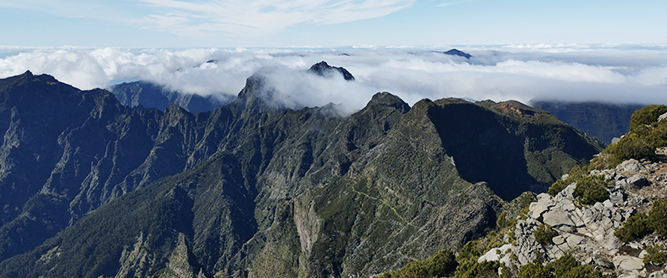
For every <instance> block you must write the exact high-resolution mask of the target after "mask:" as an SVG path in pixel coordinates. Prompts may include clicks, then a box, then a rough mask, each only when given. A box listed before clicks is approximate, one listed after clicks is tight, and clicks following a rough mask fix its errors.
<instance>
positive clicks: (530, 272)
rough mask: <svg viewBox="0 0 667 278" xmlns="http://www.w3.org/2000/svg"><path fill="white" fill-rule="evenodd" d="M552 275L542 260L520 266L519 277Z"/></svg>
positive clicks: (530, 277) (534, 277)
mask: <svg viewBox="0 0 667 278" xmlns="http://www.w3.org/2000/svg"><path fill="white" fill-rule="evenodd" d="M549 276H551V271H549V270H548V269H547V268H546V267H544V266H543V265H542V263H540V262H533V263H529V264H525V265H522V266H521V267H520V268H519V274H518V275H517V277H519V278H544V277H549Z"/></svg>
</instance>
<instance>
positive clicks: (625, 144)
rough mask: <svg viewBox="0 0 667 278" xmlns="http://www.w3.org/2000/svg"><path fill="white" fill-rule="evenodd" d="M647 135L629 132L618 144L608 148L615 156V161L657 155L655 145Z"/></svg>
mask: <svg viewBox="0 0 667 278" xmlns="http://www.w3.org/2000/svg"><path fill="white" fill-rule="evenodd" d="M648 139H649V138H647V137H646V136H644V137H642V136H640V135H639V134H637V133H632V132H631V133H628V134H627V135H626V136H625V137H623V139H621V141H619V142H618V144H616V145H611V146H609V147H608V148H607V152H609V153H610V154H611V155H612V157H613V163H614V164H619V163H621V162H623V161H625V160H628V159H631V158H634V159H642V158H650V157H653V156H654V155H655V148H656V147H655V146H653V144H651V142H649V140H648Z"/></svg>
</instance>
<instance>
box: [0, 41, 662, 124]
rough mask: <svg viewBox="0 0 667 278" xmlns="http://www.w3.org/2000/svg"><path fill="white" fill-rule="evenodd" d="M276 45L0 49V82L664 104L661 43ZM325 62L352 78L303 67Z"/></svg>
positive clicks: (350, 107)
mask: <svg viewBox="0 0 667 278" xmlns="http://www.w3.org/2000/svg"><path fill="white" fill-rule="evenodd" d="M450 48H451V47H428V48H427V47H419V48H415V47H382V48H377V47H375V48H374V47H342V48H336V49H330V48H282V49H245V48H239V49H180V50H179V49H123V48H81V47H59V48H21V47H8V46H4V47H3V46H0V78H5V77H9V76H14V75H18V74H22V73H24V72H25V71H27V70H30V71H31V72H32V73H33V74H42V73H46V74H50V75H52V76H54V77H56V78H57V79H58V80H60V81H62V82H65V83H68V84H71V85H73V86H75V87H78V88H80V89H92V88H97V87H99V88H108V87H109V86H111V85H113V84H118V83H120V82H124V81H128V82H129V81H135V80H144V81H149V82H154V83H157V84H160V85H164V86H166V87H167V88H170V89H172V90H177V91H181V92H184V93H195V94H201V95H216V96H219V97H221V98H223V99H231V98H233V97H235V96H236V95H237V94H238V92H239V91H240V90H241V89H242V88H243V86H244V85H245V80H246V78H248V77H249V76H251V75H253V74H255V73H256V72H258V70H260V69H264V70H262V71H261V74H262V75H263V77H264V78H266V79H267V80H268V81H269V82H268V83H269V84H271V86H272V87H273V88H275V94H276V96H277V97H276V96H274V100H275V101H277V102H279V104H281V105H283V106H287V107H289V108H301V107H304V106H309V107H312V106H323V105H326V104H328V103H330V102H333V103H335V104H340V105H341V107H343V109H344V110H345V111H347V112H353V111H355V110H358V109H360V108H362V107H363V106H365V105H366V103H367V102H368V101H369V100H370V98H371V96H372V95H373V94H375V93H376V92H382V91H388V92H391V93H393V94H395V95H398V96H399V97H401V98H402V99H403V100H405V101H406V102H408V103H409V104H411V105H412V104H414V103H415V102H417V101H419V100H420V99H423V98H430V99H439V98H446V97H458V98H465V99H470V100H486V99H491V100H494V101H504V100H510V99H513V100H519V101H521V102H524V103H529V102H530V101H535V100H563V101H604V102H611V103H640V104H652V103H662V104H667V46H664V45H653V46H636V45H635V46H632V45H594V46H591V45H505V46H474V47H457V48H458V49H460V50H462V51H465V52H467V53H470V54H472V55H473V57H472V58H471V59H465V58H463V57H458V56H452V55H446V54H444V53H443V52H444V51H447V50H449V49H450ZM320 61H326V62H327V63H329V65H332V66H339V67H344V68H346V69H347V70H348V71H350V73H352V74H353V75H354V76H355V78H356V81H354V82H347V81H344V80H343V78H342V76H340V77H339V78H323V77H319V76H316V75H313V74H309V73H307V72H305V70H307V69H308V68H309V67H310V66H311V65H313V64H315V63H317V62H320Z"/></svg>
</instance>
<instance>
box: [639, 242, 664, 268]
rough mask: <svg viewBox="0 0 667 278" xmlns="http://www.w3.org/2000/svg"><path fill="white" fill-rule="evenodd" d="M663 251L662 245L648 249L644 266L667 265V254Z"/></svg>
mask: <svg viewBox="0 0 667 278" xmlns="http://www.w3.org/2000/svg"><path fill="white" fill-rule="evenodd" d="M662 249H663V247H662V245H655V246H649V247H647V248H646V252H647V253H648V254H646V255H644V264H645V265H648V264H652V265H663V264H665V263H667V254H665V252H663V251H662Z"/></svg>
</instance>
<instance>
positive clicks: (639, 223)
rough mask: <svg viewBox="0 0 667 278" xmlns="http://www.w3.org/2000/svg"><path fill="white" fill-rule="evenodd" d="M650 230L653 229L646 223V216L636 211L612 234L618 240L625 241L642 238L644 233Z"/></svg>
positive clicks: (650, 231)
mask: <svg viewBox="0 0 667 278" xmlns="http://www.w3.org/2000/svg"><path fill="white" fill-rule="evenodd" d="M652 232H653V230H652V229H651V227H650V226H649V225H648V216H647V215H646V214H643V213H638V214H635V215H633V216H630V218H628V220H626V221H625V223H623V227H621V228H619V229H618V230H616V231H615V232H614V235H615V236H616V237H617V238H618V239H619V240H621V241H623V242H626V243H627V242H630V241H632V240H634V239H637V238H643V237H644V236H645V235H648V234H650V233H652Z"/></svg>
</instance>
